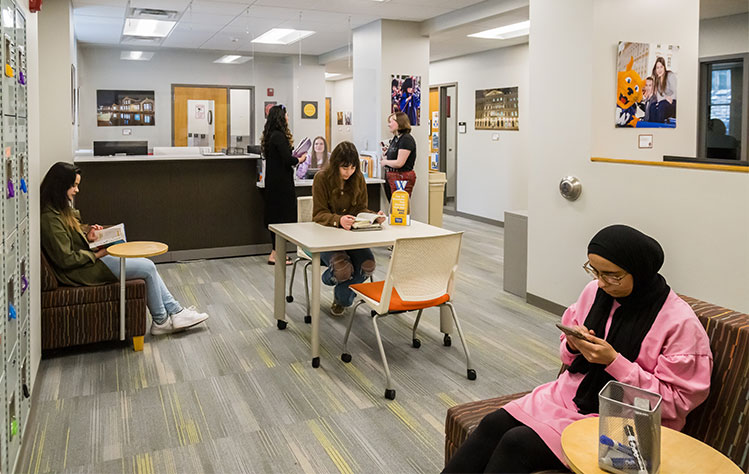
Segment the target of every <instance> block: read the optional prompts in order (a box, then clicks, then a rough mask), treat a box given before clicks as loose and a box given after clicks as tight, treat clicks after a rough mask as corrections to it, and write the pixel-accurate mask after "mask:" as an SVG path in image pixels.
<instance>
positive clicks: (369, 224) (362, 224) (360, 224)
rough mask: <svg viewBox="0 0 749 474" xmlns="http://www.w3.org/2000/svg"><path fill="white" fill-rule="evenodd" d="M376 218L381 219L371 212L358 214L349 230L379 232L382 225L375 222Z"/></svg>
mask: <svg viewBox="0 0 749 474" xmlns="http://www.w3.org/2000/svg"><path fill="white" fill-rule="evenodd" d="M378 217H382V216H380V215H377V214H375V213H372V212H360V213H359V214H357V215H356V218H355V220H354V224H353V225H352V226H351V230H379V229H382V224H380V223H379V222H376V221H377V218H378Z"/></svg>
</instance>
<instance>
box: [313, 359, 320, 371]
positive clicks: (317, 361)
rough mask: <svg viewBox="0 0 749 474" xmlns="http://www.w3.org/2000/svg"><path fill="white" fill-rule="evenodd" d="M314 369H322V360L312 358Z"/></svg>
mask: <svg viewBox="0 0 749 474" xmlns="http://www.w3.org/2000/svg"><path fill="white" fill-rule="evenodd" d="M312 367H314V368H315V369H316V368H318V367H320V358H319V357H313V358H312Z"/></svg>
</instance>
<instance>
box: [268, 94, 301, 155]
mask: <svg viewBox="0 0 749 474" xmlns="http://www.w3.org/2000/svg"><path fill="white" fill-rule="evenodd" d="M276 130H279V131H281V132H283V134H284V135H286V139H287V140H289V146H290V147H291V146H294V137H292V136H291V132H290V131H289V123H288V122H287V121H286V107H284V106H283V105H274V106H273V107H271V108H270V110H269V111H268V119H267V120H266V121H265V128H263V135H262V137H260V149H261V150H262V152H263V157H264V158H268V151H269V150H268V145H269V144H270V143H268V140H270V134H271V133H272V132H274V131H276Z"/></svg>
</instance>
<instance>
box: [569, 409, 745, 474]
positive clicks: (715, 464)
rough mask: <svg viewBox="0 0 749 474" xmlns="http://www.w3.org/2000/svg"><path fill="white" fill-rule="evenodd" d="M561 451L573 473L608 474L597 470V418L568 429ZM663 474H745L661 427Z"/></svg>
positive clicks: (694, 442) (698, 444)
mask: <svg viewBox="0 0 749 474" xmlns="http://www.w3.org/2000/svg"><path fill="white" fill-rule="evenodd" d="M562 450H563V451H564V456H565V458H567V463H568V464H569V466H570V469H572V471H574V472H576V473H578V474H598V473H601V474H606V471H603V470H601V469H600V468H599V467H598V418H585V419H583V420H579V421H576V422H574V423H572V424H571V425H569V426H568V427H567V428H565V430H564V432H563V433H562ZM660 473H661V474H671V473H673V474H689V473H694V474H713V473H714V474H732V473H735V474H742V471H741V469H740V468H739V467H738V466H737V465H736V464H734V463H733V462H732V461H731V460H730V459H728V458H727V457H726V456H724V455H723V454H722V453H720V452H718V451H716V450H715V449H713V448H712V447H710V446H708V445H707V444H705V443H703V442H701V441H699V440H697V439H694V438H692V437H691V436H687V435H685V434H684V433H680V432H678V431H675V430H672V429H669V428H666V427H661V469H660Z"/></svg>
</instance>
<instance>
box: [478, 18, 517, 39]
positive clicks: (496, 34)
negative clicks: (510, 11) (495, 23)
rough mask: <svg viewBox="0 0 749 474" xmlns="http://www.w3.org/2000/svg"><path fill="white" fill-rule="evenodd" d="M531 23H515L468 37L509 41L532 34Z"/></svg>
mask: <svg viewBox="0 0 749 474" xmlns="http://www.w3.org/2000/svg"><path fill="white" fill-rule="evenodd" d="M530 29H531V22H530V20H528V21H521V22H520V23H513V24H512V25H507V26H501V27H499V28H493V29H491V30H486V31H481V32H478V33H474V34H472V35H468V36H470V37H472V38H486V39H509V38H515V37H517V36H523V35H527V34H528V33H530Z"/></svg>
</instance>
